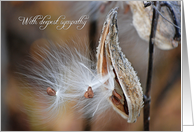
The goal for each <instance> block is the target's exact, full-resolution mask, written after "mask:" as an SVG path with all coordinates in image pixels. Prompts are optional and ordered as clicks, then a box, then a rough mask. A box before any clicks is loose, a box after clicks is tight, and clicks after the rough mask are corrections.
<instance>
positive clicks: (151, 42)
mask: <svg viewBox="0 0 194 132" xmlns="http://www.w3.org/2000/svg"><path fill="white" fill-rule="evenodd" d="M153 4H154V5H155V6H156V8H157V9H158V10H160V8H161V7H160V2H159V1H155V2H153ZM158 17H159V14H158V12H157V11H156V10H155V9H154V8H153V16H152V26H151V33H150V40H149V60H148V62H149V63H148V73H147V84H146V91H145V96H144V131H149V120H150V99H151V97H150V90H151V79H152V70H153V68H152V67H153V52H154V38H155V35H156V28H157V23H158Z"/></svg>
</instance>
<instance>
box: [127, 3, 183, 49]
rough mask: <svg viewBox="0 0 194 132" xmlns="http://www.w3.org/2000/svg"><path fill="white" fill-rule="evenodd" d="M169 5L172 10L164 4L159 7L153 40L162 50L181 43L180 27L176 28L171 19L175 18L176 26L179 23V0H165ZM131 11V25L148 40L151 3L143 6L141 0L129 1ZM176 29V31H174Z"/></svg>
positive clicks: (172, 47) (151, 10) (151, 12)
mask: <svg viewBox="0 0 194 132" xmlns="http://www.w3.org/2000/svg"><path fill="white" fill-rule="evenodd" d="M166 2H167V3H168V4H169V5H171V10H172V11H173V15H172V12H170V11H169V9H168V8H167V7H165V6H163V7H161V11H160V13H161V14H162V15H163V17H165V18H163V17H162V16H161V15H159V19H158V24H157V29H156V37H155V40H154V43H155V45H156V46H157V47H158V48H159V49H162V50H170V49H174V48H176V47H177V46H178V44H180V43H181V39H180V37H181V35H180V33H181V31H180V30H181V29H178V28H176V27H175V26H174V25H173V24H175V23H174V21H173V19H176V20H177V23H176V24H175V25H176V26H179V28H180V25H181V17H180V16H181V15H180V14H181V2H180V1H166ZM128 3H129V5H130V8H131V11H132V13H133V25H134V27H135V29H136V30H137V32H138V34H139V36H140V37H141V38H142V39H143V40H145V41H147V42H149V38H150V32H151V25H152V24H151V23H152V15H153V9H152V8H153V5H152V6H149V7H144V4H143V1H129V2H128ZM169 21H170V22H171V23H173V24H171V23H170V22H169ZM176 30H177V31H176Z"/></svg>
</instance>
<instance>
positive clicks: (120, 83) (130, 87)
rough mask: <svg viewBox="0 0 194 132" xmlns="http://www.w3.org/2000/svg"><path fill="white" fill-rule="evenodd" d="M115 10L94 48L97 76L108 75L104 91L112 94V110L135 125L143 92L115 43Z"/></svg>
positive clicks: (133, 72)
mask: <svg viewBox="0 0 194 132" xmlns="http://www.w3.org/2000/svg"><path fill="white" fill-rule="evenodd" d="M117 9H118V8H115V9H112V10H111V11H110V13H109V14H108V15H107V17H106V20H105V22H104V24H103V28H102V34H101V37H100V41H99V46H98V48H97V72H98V74H100V75H101V76H102V77H103V76H106V75H107V74H110V75H111V76H110V78H109V80H107V81H106V82H105V84H106V85H105V87H103V90H112V95H109V96H108V97H107V99H108V101H109V102H110V104H111V105H112V107H113V109H114V110H115V111H116V112H118V113H119V114H120V115H121V116H122V117H123V118H125V119H127V120H128V122H129V123H133V122H135V121H136V118H137V117H138V115H139V114H140V110H141V108H142V106H143V91H142V87H141V84H140V82H139V79H138V77H137V75H136V72H135V71H134V69H133V67H132V66H131V64H130V62H129V61H128V59H127V58H126V57H125V55H124V54H123V52H122V51H121V48H120V46H119V42H118V27H117Z"/></svg>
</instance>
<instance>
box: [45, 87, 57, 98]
mask: <svg viewBox="0 0 194 132" xmlns="http://www.w3.org/2000/svg"><path fill="white" fill-rule="evenodd" d="M46 91H47V94H48V95H50V96H55V95H56V91H55V90H54V89H52V88H50V87H48V88H47V90H46Z"/></svg>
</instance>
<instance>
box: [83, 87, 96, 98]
mask: <svg viewBox="0 0 194 132" xmlns="http://www.w3.org/2000/svg"><path fill="white" fill-rule="evenodd" d="M93 96H94V93H93V90H92V87H90V86H89V87H88V90H87V91H86V92H85V94H84V97H85V98H93Z"/></svg>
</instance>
